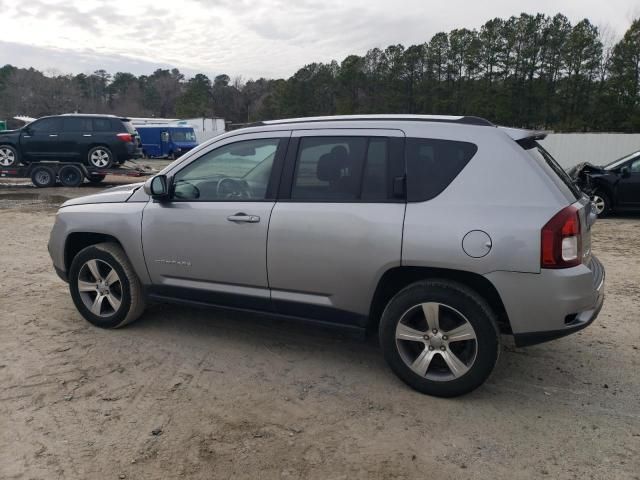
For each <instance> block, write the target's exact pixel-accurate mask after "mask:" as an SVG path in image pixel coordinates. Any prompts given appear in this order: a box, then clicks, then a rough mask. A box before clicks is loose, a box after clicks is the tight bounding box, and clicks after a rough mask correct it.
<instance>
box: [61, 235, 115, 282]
mask: <svg viewBox="0 0 640 480" xmlns="http://www.w3.org/2000/svg"><path fill="white" fill-rule="evenodd" d="M104 242H112V243H115V244H117V245H119V246H120V248H122V250H123V251H124V252H125V254H127V251H126V250H125V248H124V245H123V244H122V242H120V240H118V239H117V238H116V237H114V236H113V235H108V234H106V233H97V232H72V233H70V234H69V235H68V236H67V238H66V240H65V243H64V267H65V271H67V272H68V271H69V269H70V268H71V262H73V259H74V258H75V257H76V255H77V254H78V253H79V252H80V251H81V250H82V249H84V248H87V247H90V246H91V245H97V244H98V243H104ZM127 256H128V254H127Z"/></svg>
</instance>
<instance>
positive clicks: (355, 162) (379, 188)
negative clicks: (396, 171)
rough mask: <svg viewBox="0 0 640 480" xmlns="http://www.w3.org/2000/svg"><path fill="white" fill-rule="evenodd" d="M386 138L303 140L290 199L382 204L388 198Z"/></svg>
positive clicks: (322, 138) (389, 195) (389, 196)
mask: <svg viewBox="0 0 640 480" xmlns="http://www.w3.org/2000/svg"><path fill="white" fill-rule="evenodd" d="M389 157H390V155H389V139H388V138H385V137H303V138H302V139H301V140H300V146H299V148H298V156H297V160H296V169H295V173H294V178H293V187H292V191H291V199H292V200H298V201H306V200H308V201H326V202H342V201H347V202H348V201H359V200H361V201H367V202H374V201H385V200H388V199H389V198H391V180H390V179H391V174H390V168H391V162H390V160H389Z"/></svg>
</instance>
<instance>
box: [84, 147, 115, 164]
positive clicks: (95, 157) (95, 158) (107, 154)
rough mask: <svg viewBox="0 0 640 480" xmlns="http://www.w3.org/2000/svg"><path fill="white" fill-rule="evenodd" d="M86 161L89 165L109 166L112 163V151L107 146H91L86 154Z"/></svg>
mask: <svg viewBox="0 0 640 480" xmlns="http://www.w3.org/2000/svg"><path fill="white" fill-rule="evenodd" d="M87 161H88V162H89V166H90V167H95V168H109V167H111V165H113V153H111V150H109V149H108V148H107V147H103V146H97V147H93V148H92V149H91V150H89V153H88V154H87Z"/></svg>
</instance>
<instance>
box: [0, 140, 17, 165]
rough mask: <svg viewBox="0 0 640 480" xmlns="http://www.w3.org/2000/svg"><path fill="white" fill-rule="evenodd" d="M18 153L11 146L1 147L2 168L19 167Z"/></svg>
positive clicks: (0, 160)
mask: <svg viewBox="0 0 640 480" xmlns="http://www.w3.org/2000/svg"><path fill="white" fill-rule="evenodd" d="M19 163H20V160H19V158H18V151H17V150H16V149H15V148H13V147H12V146H11V145H0V167H15V166H18V164H19Z"/></svg>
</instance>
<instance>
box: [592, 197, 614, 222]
mask: <svg viewBox="0 0 640 480" xmlns="http://www.w3.org/2000/svg"><path fill="white" fill-rule="evenodd" d="M591 202H592V203H593V207H594V208H595V211H596V214H597V215H598V216H599V217H606V216H607V215H609V214H610V213H611V200H610V199H609V195H607V194H606V193H603V192H596V193H594V194H593V197H591Z"/></svg>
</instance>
